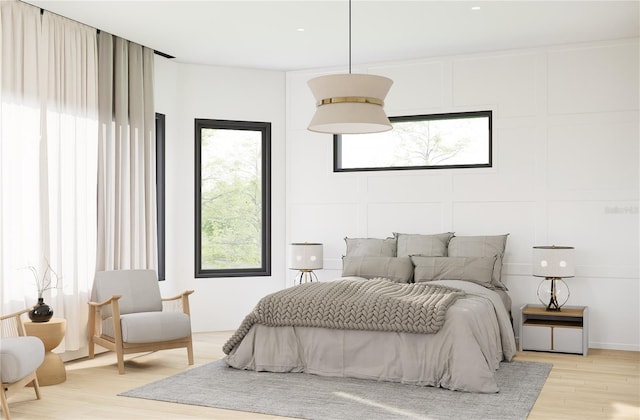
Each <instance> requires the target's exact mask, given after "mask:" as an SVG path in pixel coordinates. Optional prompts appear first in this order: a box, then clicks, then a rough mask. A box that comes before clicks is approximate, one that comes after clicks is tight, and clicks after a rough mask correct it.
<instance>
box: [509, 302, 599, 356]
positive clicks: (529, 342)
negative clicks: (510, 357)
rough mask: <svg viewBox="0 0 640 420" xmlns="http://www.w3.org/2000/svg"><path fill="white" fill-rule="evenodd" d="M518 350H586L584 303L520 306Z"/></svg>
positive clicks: (587, 313) (563, 351)
mask: <svg viewBox="0 0 640 420" xmlns="http://www.w3.org/2000/svg"><path fill="white" fill-rule="evenodd" d="M519 347H520V351H523V350H537V351H550V352H558V353H577V354H582V355H584V356H586V355H587V351H588V350H589V311H588V307H586V306H563V307H562V310H561V311H547V310H546V308H545V307H544V306H541V305H523V306H522V307H521V308H520V346H519Z"/></svg>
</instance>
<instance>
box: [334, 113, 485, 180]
mask: <svg viewBox="0 0 640 420" xmlns="http://www.w3.org/2000/svg"><path fill="white" fill-rule="evenodd" d="M479 117H488V118H489V139H488V140H489V144H488V146H489V159H488V163H478V164H456V165H416V166H380V167H362V168H342V167H340V165H341V162H342V135H341V134H334V135H333V172H367V171H403V170H424V169H429V170H431V169H462V168H491V167H493V112H492V111H490V110H485V111H466V112H451V113H439V114H424V115H407V116H397V117H389V121H391V124H392V125H393V123H394V122H405V121H416V120H422V121H427V120H443V119H457V118H479ZM358 135H359V136H361V135H363V136H366V134H358Z"/></svg>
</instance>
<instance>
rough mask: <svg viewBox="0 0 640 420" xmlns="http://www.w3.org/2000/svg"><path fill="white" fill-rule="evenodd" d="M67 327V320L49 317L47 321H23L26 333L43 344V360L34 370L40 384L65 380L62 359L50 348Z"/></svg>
mask: <svg viewBox="0 0 640 420" xmlns="http://www.w3.org/2000/svg"><path fill="white" fill-rule="evenodd" d="M66 329H67V320H66V319H64V318H51V319H50V320H49V321H48V322H32V321H24V330H25V332H26V333H27V335H32V336H34V337H38V338H39V339H40V340H42V343H43V344H44V362H42V365H40V367H39V368H38V370H36V375H37V376H38V383H39V384H40V385H42V386H46V385H55V384H59V383H61V382H64V381H66V380H67V371H66V370H65V368H64V363H62V359H61V358H60V356H58V355H57V354H55V353H52V352H51V350H53V349H55V348H56V347H58V346H59V345H60V343H61V342H62V339H63V338H64V334H65V332H66Z"/></svg>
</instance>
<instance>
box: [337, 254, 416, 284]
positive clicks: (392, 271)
mask: <svg viewBox="0 0 640 420" xmlns="http://www.w3.org/2000/svg"><path fill="white" fill-rule="evenodd" d="M342 276H343V277H346V276H358V277H364V278H366V279H373V278H376V277H383V278H386V279H389V280H391V281H393V282H396V283H409V282H410V281H411V277H412V276H413V264H412V263H411V258H409V257H342Z"/></svg>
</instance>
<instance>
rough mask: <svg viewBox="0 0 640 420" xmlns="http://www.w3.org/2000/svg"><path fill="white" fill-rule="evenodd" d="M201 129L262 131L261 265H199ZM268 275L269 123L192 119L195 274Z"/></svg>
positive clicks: (269, 204) (202, 275)
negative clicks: (212, 266)
mask: <svg viewBox="0 0 640 420" xmlns="http://www.w3.org/2000/svg"><path fill="white" fill-rule="evenodd" d="M203 128H208V129H228V130H250V131H259V132H261V137H262V142H261V146H262V151H261V152H262V159H261V160H262V179H261V188H262V189H261V199H262V238H261V240H262V249H261V260H262V264H261V267H259V268H236V269H215V270H212V269H203V268H202V209H201V205H200V203H201V200H202V184H201V180H202V151H201V147H202V139H201V133H202V129H203ZM270 275H271V123H270V122H257V121H234V120H217V119H201V118H196V119H195V277H196V278H220V277H259V276H270Z"/></svg>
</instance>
